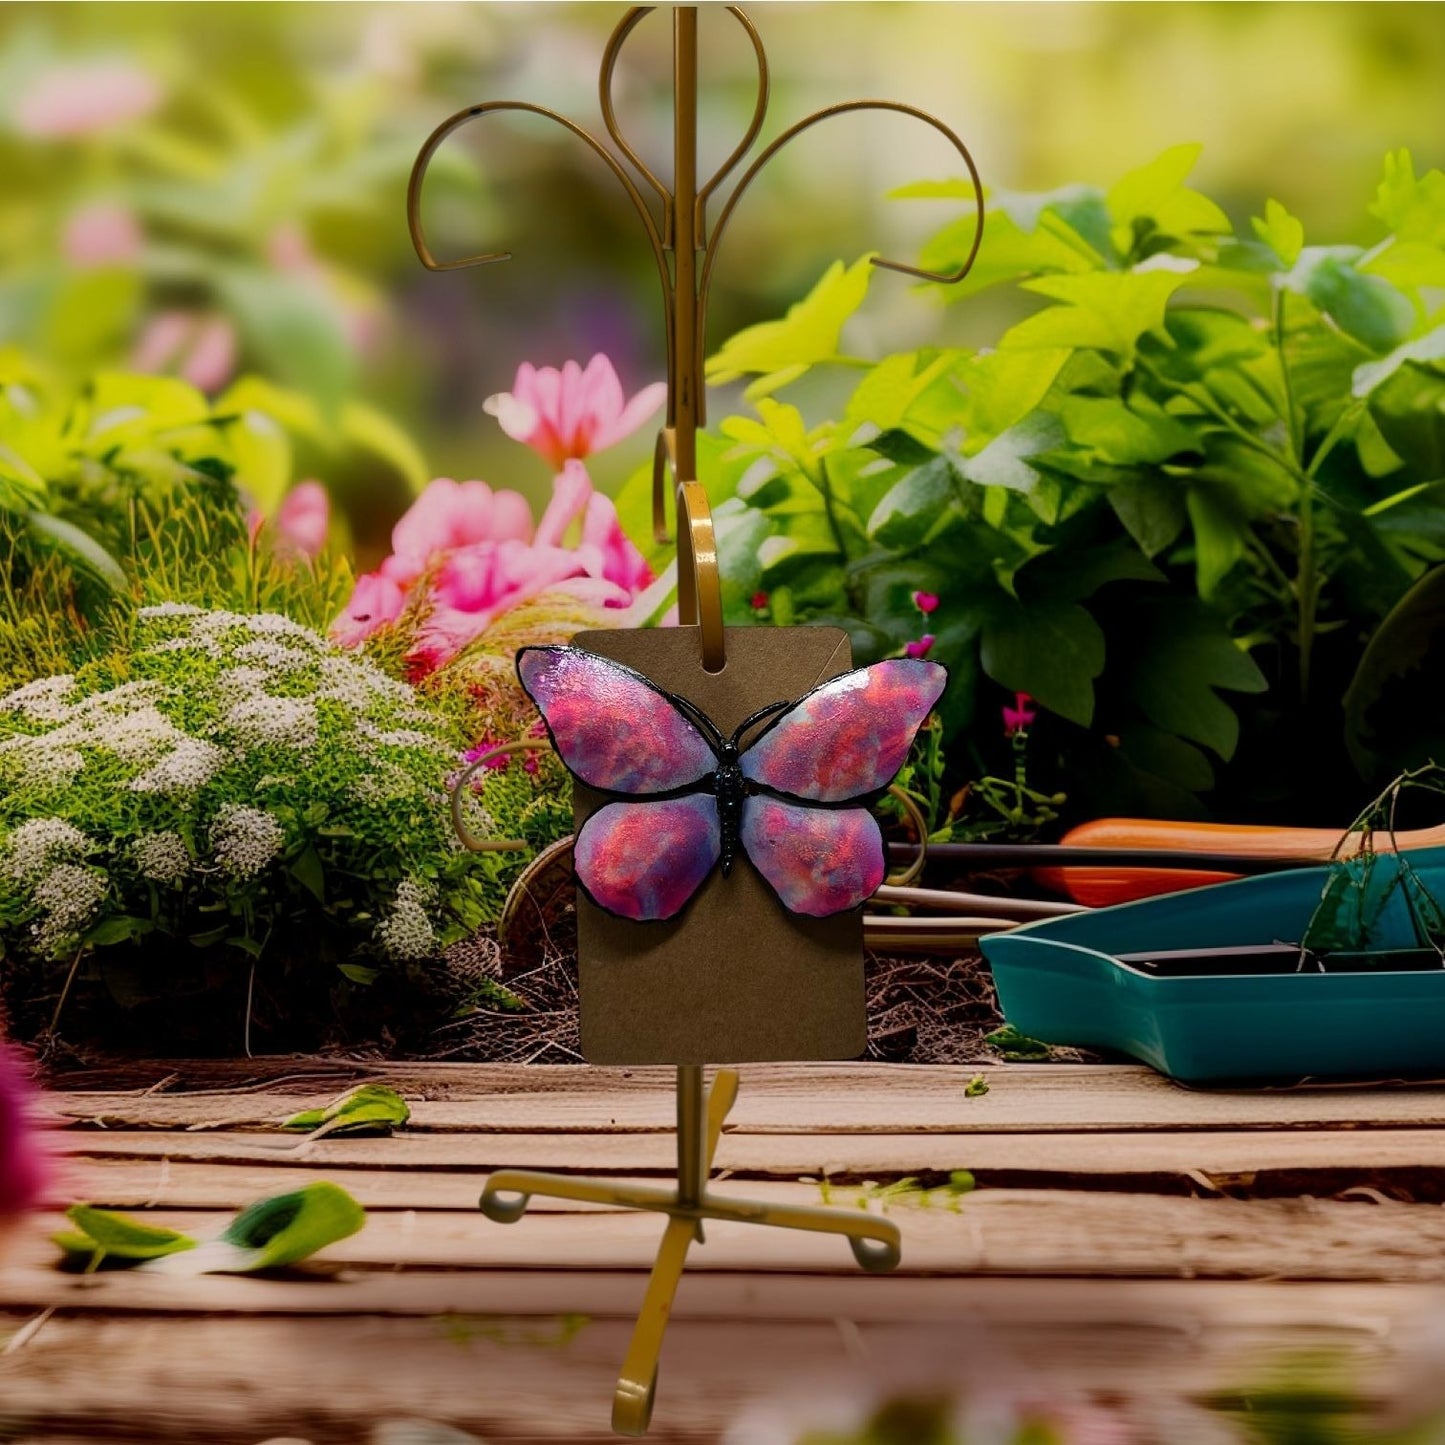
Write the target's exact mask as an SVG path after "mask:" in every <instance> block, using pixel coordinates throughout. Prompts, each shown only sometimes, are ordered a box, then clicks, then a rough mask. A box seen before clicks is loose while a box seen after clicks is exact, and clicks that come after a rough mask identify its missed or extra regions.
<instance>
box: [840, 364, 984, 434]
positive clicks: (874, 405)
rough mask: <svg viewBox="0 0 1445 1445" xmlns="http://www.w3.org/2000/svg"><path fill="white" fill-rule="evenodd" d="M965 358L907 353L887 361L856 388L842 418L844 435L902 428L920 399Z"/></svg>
mask: <svg viewBox="0 0 1445 1445" xmlns="http://www.w3.org/2000/svg"><path fill="white" fill-rule="evenodd" d="M962 356H963V353H962V352H959V351H944V352H940V353H938V354H937V355H931V354H925V353H923V352H919V351H904V352H899V353H898V354H896V355H894V356H888V357H885V358H884V359H883V360H882V361H880V362H879V363H878V365H877V366H875V367H873V368H872V369H871V370H870V371H869V372H868V374H867V375H866V376H865V377H864V378H863V380H862V381H860V382H859V383H858V385H857V387H855V388H854V391H853V395H852V396H851V397H850V398H849V400H848V409H847V411H845V412H844V414H843V427H842V434H843V435H844V436H846V437H851V436H852V435H853V434H854V433H855V432H856V431H857V430H858V428H859V427H860V426H865V425H866V426H875V427H877V428H878V430H879V431H880V432H888V431H892V430H895V429H897V428H900V427H902V426H903V424H904V423H905V421H907V419H908V413H909V410H910V408H911V407H912V406H913V404H914V403H915V402H916V401H917V400H918V398H919V397H920V396H922V395H923V393H924V392H925V391H927V390H928V388H929V387H930V386H932V385H933V383H934V382H935V381H937V380H938V379H939V378H940V377H942V376H944V375H946V374H947V373H948V372H949V371H950V370H951V369H952V368H953V367H955V366H957V365H958V363H959V360H960V359H961V357H962Z"/></svg>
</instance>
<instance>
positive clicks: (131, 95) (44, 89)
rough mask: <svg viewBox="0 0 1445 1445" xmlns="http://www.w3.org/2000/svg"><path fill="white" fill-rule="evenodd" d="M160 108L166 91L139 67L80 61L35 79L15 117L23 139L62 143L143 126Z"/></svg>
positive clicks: (22, 95)
mask: <svg viewBox="0 0 1445 1445" xmlns="http://www.w3.org/2000/svg"><path fill="white" fill-rule="evenodd" d="M160 102H161V88H160V85H159V84H158V83H157V81H156V79H155V77H154V76H152V75H150V74H148V73H147V72H146V71H144V70H142V69H140V67H139V66H135V65H131V64H130V63H129V62H127V61H123V60H88V61H75V62H71V63H68V64H57V65H52V66H50V67H49V68H48V69H46V70H42V71H40V72H39V74H37V75H34V76H32V77H31V79H30V82H29V84H28V85H26V86H24V88H23V89H22V90H21V92H20V94H19V95H18V96H17V97H16V98H15V101H14V104H13V105H12V107H11V115H12V117H13V119H14V121H15V127H16V129H17V130H19V132H20V133H21V134H22V135H27V136H30V137H31V138H32V139H34V140H61V139H65V138H67V137H70V136H82V135H94V134H95V133H96V132H97V131H102V130H109V129H110V128H111V127H112V126H119V125H124V124H125V123H126V122H127V121H132V120H139V119H140V118H141V117H143V116H147V115H149V114H150V113H151V112H152V111H153V110H155V108H156V107H157V106H158V105H159V104H160Z"/></svg>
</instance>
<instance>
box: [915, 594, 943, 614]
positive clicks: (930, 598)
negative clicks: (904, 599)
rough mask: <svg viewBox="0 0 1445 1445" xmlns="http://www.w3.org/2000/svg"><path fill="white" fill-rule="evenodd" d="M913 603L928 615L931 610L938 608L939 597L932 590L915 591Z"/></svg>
mask: <svg viewBox="0 0 1445 1445" xmlns="http://www.w3.org/2000/svg"><path fill="white" fill-rule="evenodd" d="M913 605H914V606H915V607H916V608H917V609H918V610H919V611H920V612H921V613H923V615H924V616H925V617H927V616H928V614H929V613H930V612H935V611H937V610H938V597H937V595H936V594H934V593H932V592H915V593H914V594H913Z"/></svg>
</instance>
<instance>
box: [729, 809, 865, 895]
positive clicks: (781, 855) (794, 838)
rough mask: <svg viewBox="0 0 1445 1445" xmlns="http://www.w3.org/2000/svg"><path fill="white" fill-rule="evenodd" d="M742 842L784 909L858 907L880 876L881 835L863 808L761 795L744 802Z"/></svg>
mask: <svg viewBox="0 0 1445 1445" xmlns="http://www.w3.org/2000/svg"><path fill="white" fill-rule="evenodd" d="M742 842H743V847H744V848H745V849H746V850H747V855H748V857H749V858H750V859H751V860H752V863H753V866H754V867H755V868H756V869H757V870H758V872H759V873H761V874H762V875H763V877H764V878H765V879H766V880H767V882H768V885H769V887H771V888H772V890H773V892H774V893H776V894H777V895H778V898H779V900H780V901H781V903H782V905H783V907H784V908H787V909H789V910H790V911H791V912H793V913H805V914H808V915H810V916H811V917H814V918H826V917H827V916H828V915H829V914H833V913H843V912H845V911H846V910H848V909H850V908H857V907H858V906H859V905H860V904H861V903H863V902H864V901H866V900H867V899H869V898H871V897H872V896H873V893H874V892H875V891H876V889H877V887H878V885H879V884H880V883H882V881H883V875H884V873H885V871H886V865H885V863H884V859H883V835H882V833H881V832H880V831H879V829H878V822H877V819H875V818H874V816H873V814H872V813H870V812H869V811H868V810H867V809H866V808H809V807H806V806H803V805H800V804H797V803H785V802H783V801H782V800H781V799H780V798H769V797H767V796H766V795H765V794H758V795H756V796H754V797H751V798H749V799H748V800H747V802H746V803H744V804H743V822H742Z"/></svg>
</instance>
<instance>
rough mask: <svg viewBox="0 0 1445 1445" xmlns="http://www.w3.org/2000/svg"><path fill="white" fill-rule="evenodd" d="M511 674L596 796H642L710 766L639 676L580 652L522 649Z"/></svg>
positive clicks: (686, 781)
mask: <svg viewBox="0 0 1445 1445" xmlns="http://www.w3.org/2000/svg"><path fill="white" fill-rule="evenodd" d="M517 676H518V678H520V679H521V683H522V686H523V687H524V688H525V689H526V690H527V695H528V696H529V697H530V698H531V699H532V701H533V702H535V703H536V704H537V707H538V710H539V711H540V712H541V714H542V720H543V721H544V722H545V723H546V724H547V731H548V733H549V734H550V736H551V738H552V744H553V746H554V747H555V748H556V749H557V752H558V754H559V755H560V756H561V758H562V761H563V762H564V763H566V765H567V767H568V768H569V769H570V770H571V772H572V773H573V774H574V775H575V776H576V777H577V778H579V779H580V780H581V781H582V782H584V783H586V784H587V785H588V787H591V788H596V789H598V790H599V791H601V792H606V793H619V794H624V795H636V796H641V797H646V796H647V795H648V794H651V793H666V792H671V791H672V790H674V789H677V788H685V787H688V786H689V785H691V784H693V783H697V782H700V781H701V780H702V779H703V778H705V777H707V776H708V775H709V774H710V773H712V772H713V771H715V770H716V768H717V756H716V754H715V753H714V752H713V749H712V746H711V745H710V744H709V742H708V740H707V739H706V738H705V737H704V736H703V735H702V733H701V732H700V731H699V730H698V729H697V728H696V727H695V726H694V725H693V724H692V723H691V722H690V721H689V720H688V719H687V718H686V717H684V716H683V714H682V713H681V712H679V711H678V709H677V708H676V707H675V706H674V705H673V703H672V702H671V701H670V700H669V699H668V698H667V697H666V696H665V695H664V694H663V693H662V691H661V690H660V689H659V688H657V687H656V686H655V685H654V684H653V683H651V682H649V681H648V680H647V679H646V678H645V677H643V675H642V674H641V673H640V672H634V671H633V670H632V668H630V667H624V666H623V665H622V664H621V663H620V662H613V661H612V660H611V659H610V658H606V657H599V656H598V655H597V654H596V653H593V652H586V651H584V650H583V649H582V648H580V647H524V648H522V650H521V651H520V652H519V653H518V654H517Z"/></svg>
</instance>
